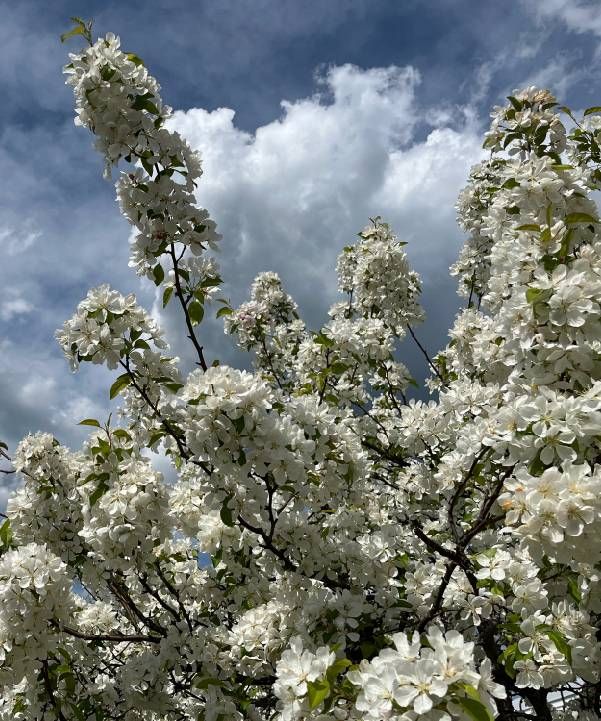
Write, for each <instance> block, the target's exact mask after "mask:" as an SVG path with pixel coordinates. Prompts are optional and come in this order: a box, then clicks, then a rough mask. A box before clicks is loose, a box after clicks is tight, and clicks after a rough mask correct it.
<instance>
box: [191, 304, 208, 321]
mask: <svg viewBox="0 0 601 721" xmlns="http://www.w3.org/2000/svg"><path fill="white" fill-rule="evenodd" d="M204 314H205V310H204V308H203V307H202V305H201V304H200V303H199V302H198V301H197V300H193V301H192V302H191V303H190V305H189V306H188V315H189V316H190V320H191V321H192V325H198V324H199V323H200V322H201V320H202V319H203V317H204Z"/></svg>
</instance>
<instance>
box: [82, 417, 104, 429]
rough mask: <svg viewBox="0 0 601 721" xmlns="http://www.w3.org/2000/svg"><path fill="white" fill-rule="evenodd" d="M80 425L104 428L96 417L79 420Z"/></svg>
mask: <svg viewBox="0 0 601 721" xmlns="http://www.w3.org/2000/svg"><path fill="white" fill-rule="evenodd" d="M77 425H78V426H94V428H102V426H101V425H100V423H98V421H97V420H96V419H95V418H84V419H83V421H79V423H78V424H77Z"/></svg>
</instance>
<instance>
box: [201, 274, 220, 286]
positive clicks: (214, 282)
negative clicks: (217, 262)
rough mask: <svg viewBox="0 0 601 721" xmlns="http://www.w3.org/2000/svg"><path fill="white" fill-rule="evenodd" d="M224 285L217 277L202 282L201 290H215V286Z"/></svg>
mask: <svg viewBox="0 0 601 721" xmlns="http://www.w3.org/2000/svg"><path fill="white" fill-rule="evenodd" d="M222 283H223V280H222V279H221V278H220V277H219V276H216V277H214V278H205V280H203V281H202V283H201V284H200V287H201V288H214V287H215V286H218V285H221V284H222Z"/></svg>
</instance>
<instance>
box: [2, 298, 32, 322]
mask: <svg viewBox="0 0 601 721" xmlns="http://www.w3.org/2000/svg"><path fill="white" fill-rule="evenodd" d="M32 310H33V305H32V304H31V303H30V302H29V301H28V300H25V299H24V298H20V297H19V296H17V297H15V298H9V299H8V300H5V301H3V302H2V303H0V318H1V319H2V320H5V321H8V320H11V319H12V318H14V317H16V316H18V315H26V314H27V313H30V312H31V311H32Z"/></svg>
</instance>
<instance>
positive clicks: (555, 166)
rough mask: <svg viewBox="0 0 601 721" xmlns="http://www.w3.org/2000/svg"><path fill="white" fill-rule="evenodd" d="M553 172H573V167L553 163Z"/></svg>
mask: <svg viewBox="0 0 601 721" xmlns="http://www.w3.org/2000/svg"><path fill="white" fill-rule="evenodd" d="M551 167H552V168H553V170H573V169H574V166H573V165H567V164H566V163H555V165H552V166H551Z"/></svg>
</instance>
